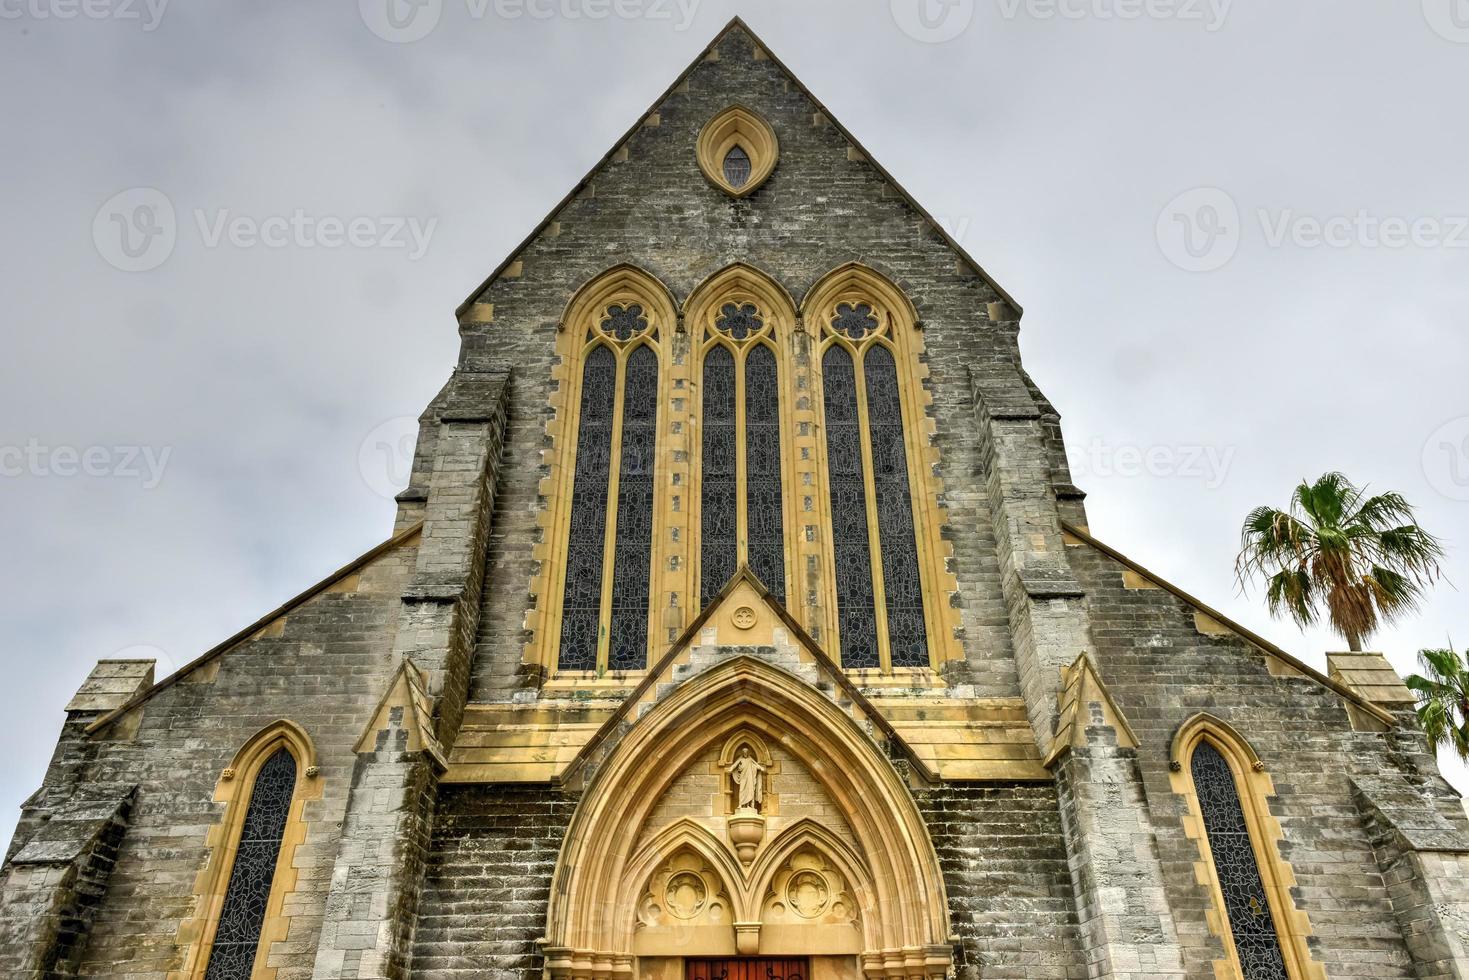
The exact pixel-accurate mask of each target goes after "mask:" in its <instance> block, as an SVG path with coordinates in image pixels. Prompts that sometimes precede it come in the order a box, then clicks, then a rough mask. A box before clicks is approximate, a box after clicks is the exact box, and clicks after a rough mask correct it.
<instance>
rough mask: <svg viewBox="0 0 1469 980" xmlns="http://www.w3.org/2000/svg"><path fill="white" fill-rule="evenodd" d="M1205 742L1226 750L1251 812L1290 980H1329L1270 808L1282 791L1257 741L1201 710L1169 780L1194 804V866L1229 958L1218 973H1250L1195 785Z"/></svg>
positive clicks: (1181, 738) (1184, 732) (1181, 735)
mask: <svg viewBox="0 0 1469 980" xmlns="http://www.w3.org/2000/svg"><path fill="white" fill-rule="evenodd" d="M1204 741H1207V742H1209V743H1210V744H1211V745H1213V746H1214V748H1215V749H1217V750H1218V751H1219V754H1220V755H1222V756H1223V757H1224V759H1225V761H1226V762H1228V763H1229V768H1230V769H1231V770H1232V771H1233V773H1234V784H1235V787H1236V789H1237V790H1238V792H1239V798H1240V808H1241V809H1242V810H1243V811H1244V815H1245V824H1246V826H1247V827H1248V829H1249V836H1250V843H1251V844H1252V845H1253V846H1254V851H1255V864H1256V865H1257V866H1258V867H1259V869H1260V879H1261V881H1262V882H1264V885H1265V895H1266V899H1267V900H1268V904H1269V906H1270V914H1271V917H1272V918H1273V919H1274V921H1275V933H1276V936H1277V937H1278V938H1279V940H1280V948H1281V954H1282V958H1283V959H1284V961H1285V967H1286V971H1287V972H1288V973H1289V974H1290V977H1291V980H1325V978H1326V971H1325V968H1324V967H1323V966H1322V965H1321V964H1320V963H1317V962H1315V961H1313V960H1312V959H1311V951H1310V948H1309V947H1308V946H1307V944H1306V937H1307V936H1310V935H1311V934H1312V931H1311V921H1310V919H1309V917H1308V916H1307V915H1306V913H1305V911H1304V910H1302V909H1299V908H1297V907H1296V904H1295V900H1294V898H1293V897H1292V896H1291V893H1290V889H1291V887H1292V886H1293V885H1295V883H1296V876H1295V871H1294V870H1293V869H1292V868H1291V866H1290V863H1289V862H1287V861H1286V860H1285V858H1283V857H1282V856H1281V853H1280V841H1281V837H1282V836H1283V835H1282V832H1281V828H1280V822H1279V821H1278V820H1276V819H1275V817H1274V816H1273V815H1272V814H1271V813H1270V807H1269V804H1268V803H1267V802H1266V800H1268V799H1269V798H1270V797H1272V796H1274V795H1275V784H1274V783H1273V782H1272V781H1271V779H1270V774H1269V773H1268V772H1267V771H1266V769H1265V764H1264V763H1263V762H1262V761H1260V757H1259V756H1257V755H1256V754H1255V750H1254V749H1252V748H1251V747H1250V743H1249V742H1247V741H1245V739H1244V738H1243V737H1242V736H1241V735H1240V734H1239V733H1238V732H1237V731H1235V730H1234V728H1233V727H1232V726H1231V725H1230V724H1229V723H1228V722H1225V721H1223V720H1221V719H1219V718H1215V717H1214V716H1213V715H1209V714H1197V715H1194V716H1193V717H1192V718H1190V719H1189V720H1188V721H1186V722H1184V724H1183V725H1182V726H1181V727H1180V728H1179V730H1178V733H1177V734H1176V735H1175V736H1174V738H1173V745H1172V748H1171V751H1170V754H1169V760H1170V765H1169V769H1170V772H1169V777H1168V781H1169V785H1170V787H1171V788H1172V790H1173V792H1175V793H1177V794H1179V795H1180V796H1182V797H1183V798H1184V800H1185V802H1186V805H1187V807H1188V812H1187V814H1186V815H1185V816H1184V818H1183V831H1184V835H1185V836H1186V837H1188V838H1189V839H1190V840H1192V841H1194V843H1195V844H1197V845H1198V848H1199V860H1198V861H1197V862H1196V863H1195V864H1194V877H1195V879H1196V880H1197V881H1198V882H1199V884H1201V885H1204V886H1205V887H1206V888H1207V889H1208V890H1209V898H1210V907H1209V908H1208V909H1207V910H1206V918H1207V919H1208V923H1209V931H1210V932H1211V933H1213V934H1214V935H1215V936H1218V937H1219V941H1220V943H1221V944H1222V945H1223V946H1224V953H1225V958H1224V959H1223V960H1216V961H1215V962H1214V972H1215V975H1216V976H1219V977H1229V978H1235V980H1238V978H1240V977H1242V976H1243V975H1244V974H1243V972H1242V971H1241V969H1240V963H1239V954H1238V952H1236V950H1235V947H1234V936H1233V934H1232V932H1231V931H1230V928H1229V918H1228V915H1227V913H1226V912H1225V905H1224V893H1223V891H1222V890H1221V888H1220V886H1219V876H1218V874H1217V873H1216V872H1215V866H1214V858H1213V855H1212V854H1211V853H1210V850H1209V837H1208V834H1207V832H1206V831H1205V829H1204V815H1203V811H1202V809H1201V808H1200V806H1199V798H1198V794H1197V793H1196V792H1195V790H1194V784H1193V775H1192V770H1191V768H1190V767H1191V764H1192V761H1193V754H1194V750H1195V749H1197V748H1198V746H1199V744H1200V743H1201V742H1204Z"/></svg>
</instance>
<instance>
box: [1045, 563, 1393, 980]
mask: <svg viewBox="0 0 1469 980" xmlns="http://www.w3.org/2000/svg"><path fill="white" fill-rule="evenodd" d="M1068 551H1069V553H1070V558H1071V563H1072V566H1073V568H1075V570H1076V573H1077V576H1078V578H1079V579H1080V580H1081V582H1082V585H1083V586H1084V587H1085V589H1086V592H1087V606H1088V611H1089V614H1090V617H1091V627H1092V634H1093V637H1094V640H1095V644H1096V651H1095V652H1096V660H1097V664H1098V669H1099V671H1100V674H1101V676H1102V678H1103V680H1104V681H1105V683H1106V684H1107V686H1108V689H1109V690H1110V691H1111V693H1112V696H1113V697H1114V698H1115V699H1116V701H1117V703H1118V705H1119V707H1120V708H1121V709H1122V712H1123V714H1125V715H1126V717H1127V719H1128V720H1129V721H1130V722H1131V725H1132V729H1133V731H1134V733H1135V734H1136V736H1137V739H1138V742H1139V748H1138V751H1137V760H1138V766H1139V768H1140V770H1141V772H1142V775H1143V783H1144V786H1145V788H1146V793H1147V798H1148V806H1149V810H1150V812H1151V815H1152V821H1153V826H1154V829H1155V831H1156V834H1157V840H1158V847H1159V854H1160V858H1161V860H1162V865H1163V871H1164V883H1165V886H1166V888H1167V891H1168V898H1169V903H1170V905H1171V906H1172V908H1173V913H1174V917H1175V920H1176V923H1177V928H1178V934H1179V940H1180V943H1181V945H1182V946H1183V951H1184V958H1185V965H1186V967H1187V970H1188V975H1189V976H1192V977H1197V978H1200V980H1204V978H1212V977H1213V976H1214V972H1213V968H1212V966H1211V963H1212V961H1214V960H1216V959H1219V958H1221V957H1222V955H1223V952H1222V947H1221V946H1220V943H1219V940H1218V939H1217V938H1216V937H1214V936H1213V935H1211V934H1210V932H1209V928H1208V925H1207V923H1206V920H1205V909H1206V908H1207V907H1208V905H1209V902H1210V898H1209V895H1208V893H1207V891H1206V890H1205V888H1204V887H1203V886H1202V885H1200V884H1199V883H1198V882H1197V881H1196V879H1195V876H1194V864H1195V862H1196V861H1198V860H1199V850H1198V845H1197V844H1196V843H1195V842H1194V841H1193V840H1190V839H1188V838H1187V837H1185V836H1184V832H1183V823H1182V818H1183V815H1184V813H1185V805H1184V800H1183V798H1182V797H1180V796H1179V795H1177V794H1175V793H1174V792H1173V791H1172V789H1171V787H1170V783H1169V748H1170V745H1171V743H1172V740H1173V736H1174V733H1175V732H1176V731H1177V729H1178V727H1179V726H1180V725H1181V724H1182V723H1183V722H1185V721H1186V720H1188V719H1189V718H1190V717H1192V716H1193V715H1195V714H1197V713H1198V712H1200V711H1207V712H1209V713H1211V714H1213V715H1215V716H1216V717H1218V718H1221V719H1223V720H1224V721H1226V722H1228V723H1229V724H1230V725H1232V726H1233V727H1234V728H1235V729H1236V730H1237V731H1238V732H1240V733H1241V735H1243V736H1244V737H1245V738H1246V739H1248V740H1249V742H1250V745H1251V747H1253V749H1254V750H1255V752H1256V753H1257V754H1258V755H1259V757H1260V759H1261V761H1262V762H1263V763H1264V765H1265V768H1266V771H1267V772H1268V773H1269V775H1270V777H1271V779H1272V781H1273V783H1274V787H1275V793H1276V795H1275V796H1274V798H1272V799H1271V800H1270V801H1269V805H1270V811H1271V813H1272V814H1273V815H1274V816H1275V817H1276V818H1277V819H1278V820H1279V822H1280V826H1281V830H1282V833H1283V839H1282V841H1281V843H1280V850H1281V854H1282V856H1283V858H1284V859H1285V860H1286V861H1287V862H1288V863H1289V864H1290V866H1291V868H1292V869H1293V870H1294V873H1295V877H1296V880H1297V885H1296V887H1295V888H1294V889H1293V890H1292V892H1293V895H1294V897H1295V901H1296V904H1297V906H1298V907H1299V908H1300V909H1302V910H1303V911H1304V912H1306V914H1307V915H1308V916H1309V918H1310V923H1311V927H1312V933H1313V938H1311V939H1309V941H1308V942H1309V945H1310V947H1311V951H1312V956H1313V958H1314V959H1316V960H1317V961H1318V962H1320V963H1322V964H1323V965H1324V966H1325V968H1326V973H1327V975H1328V976H1333V977H1353V976H1358V977H1377V978H1387V977H1407V976H1413V975H1414V973H1413V964H1412V963H1411V962H1410V959H1409V956H1408V952H1407V947H1406V945H1405V943H1404V939H1403V935H1402V932H1401V930H1400V928H1399V926H1398V924H1397V922H1396V920H1395V919H1394V913H1393V906H1392V901H1391V896H1390V894H1389V890H1388V888H1387V887H1386V886H1385V884H1384V881H1383V878H1382V874H1381V872H1380V870H1379V865H1378V861H1377V858H1376V857H1375V856H1374V851H1373V842H1372V840H1371V837H1370V835H1369V833H1368V830H1367V828H1366V826H1365V824H1364V820H1363V817H1362V813H1361V811H1360V809H1359V807H1358V806H1357V804H1356V803H1355V802H1354V800H1353V788H1352V783H1351V779H1350V778H1349V777H1350V775H1351V773H1352V772H1353V771H1359V772H1383V773H1395V772H1397V771H1398V770H1399V768H1400V763H1401V759H1400V758H1399V757H1398V755H1397V754H1396V753H1395V750H1394V748H1393V739H1392V738H1390V737H1387V736H1383V735H1379V734H1374V733H1363V732H1354V731H1352V729H1351V725H1350V721H1349V719H1348V717H1347V713H1346V710H1345V709H1344V707H1343V702H1342V699H1341V698H1340V697H1339V696H1338V695H1337V694H1335V693H1334V692H1332V691H1331V690H1329V689H1327V688H1326V687H1324V686H1323V685H1321V684H1319V683H1318V682H1316V681H1314V680H1311V679H1309V678H1306V677H1278V676H1273V675H1272V674H1271V673H1270V672H1269V670H1268V669H1267V665H1266V658H1265V656H1264V655H1263V654H1261V653H1260V652H1258V651H1256V650H1255V649H1254V648H1253V647H1250V646H1249V645H1248V644H1246V643H1245V642H1244V641H1243V640H1241V639H1239V638H1238V637H1235V636H1233V635H1205V634H1203V633H1201V632H1199V630H1198V629H1197V628H1196V626H1195V620H1194V615H1193V610H1192V608H1191V607H1189V606H1187V605H1186V604H1185V603H1184V602H1183V601H1182V600H1180V599H1178V598H1177V597H1175V596H1174V595H1172V594H1171V593H1169V592H1167V591H1164V590H1162V589H1157V588H1128V587H1126V586H1125V585H1124V582H1123V576H1122V566H1120V565H1119V564H1117V563H1116V562H1114V561H1113V560H1112V559H1110V558H1108V557H1107V556H1105V555H1103V554H1102V553H1101V552H1099V551H1096V550H1094V549H1092V548H1090V547H1087V546H1071V547H1068Z"/></svg>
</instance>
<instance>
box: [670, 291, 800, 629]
mask: <svg viewBox="0 0 1469 980" xmlns="http://www.w3.org/2000/svg"><path fill="white" fill-rule="evenodd" d="M725 303H737V304H738V303H752V304H753V305H754V306H755V307H756V308H757V309H758V310H759V311H760V316H761V318H762V319H763V320H764V326H763V328H762V329H761V330H760V332H759V333H757V334H753V335H751V336H750V337H747V338H746V339H744V340H743V341H736V340H733V339H731V338H728V337H725V336H723V335H722V334H720V333H719V331H718V330H716V329H715V326H714V324H715V321H716V320H717V319H718V318H719V312H720V308H721V307H722V306H724V304H725ZM684 324H685V326H686V327H687V329H688V331H689V336H690V346H691V347H692V349H693V350H695V351H697V357H695V358H692V359H691V363H690V365H689V372H688V373H689V378H690V384H691V387H692V388H693V389H694V390H693V394H692V397H691V398H690V401H689V408H690V411H689V424H688V432H689V438H688V440H687V446H688V459H689V470H688V472H689V481H688V492H687V494H686V499H687V500H688V503H689V508H688V512H689V513H690V515H698V514H699V513H700V512H701V508H700V504H701V502H702V500H703V448H704V444H703V419H704V397H703V396H704V392H703V389H704V384H703V381H704V358H705V357H707V356H708V355H709V353H710V351H712V350H714V349H715V348H716V347H722V348H724V349H725V350H727V351H729V352H730V355H731V356H732V359H733V360H734V381H735V422H734V427H735V494H736V501H737V521H738V533H737V549H738V553H737V555H736V560H735V566H736V567H739V566H740V565H744V564H746V563H747V562H748V560H749V512H748V507H747V500H746V496H747V491H748V488H747V486H746V472H747V470H746V462H747V461H746V451H745V450H746V436H747V433H746V431H745V360H746V358H747V357H748V356H749V353H750V351H751V350H753V349H754V347H755V346H756V345H760V346H764V347H766V348H768V349H769V350H770V351H771V353H773V354H774V355H775V364H776V372H777V376H778V383H779V391H780V406H779V414H780V420H781V433H780V445H781V506H782V508H783V513H782V515H781V520H782V522H783V526H784V529H785V536H786V541H787V547H786V549H785V552H786V568H785V579H786V605H787V608H789V609H790V610H791V611H792V612H793V613H794V614H795V615H796V616H797V618H798V620H799V621H800V622H801V623H802V625H803V626H805V625H808V623H809V618H808V617H807V616H805V615H803V614H802V603H800V602H797V601H794V600H795V599H797V598H798V597H799V595H800V593H802V592H803V591H804V590H803V589H801V588H800V585H799V583H800V579H799V578H798V575H799V566H800V556H801V555H802V554H803V551H802V549H801V547H800V544H799V542H800V541H801V539H802V538H804V535H803V534H801V531H800V526H801V521H800V510H799V499H800V490H801V488H800V486H799V479H800V477H799V475H798V473H797V468H796V457H797V455H798V453H797V452H796V451H795V445H796V435H797V431H798V426H797V425H796V423H795V420H794V416H795V414H796V412H795V404H796V380H795V374H796V368H795V360H796V358H795V357H794V355H793V351H794V346H795V332H796V303H795V300H793V299H792V298H791V295H790V294H789V293H788V292H786V291H785V289H783V288H782V287H781V286H780V285H779V284H778V283H776V282H775V280H774V279H772V278H770V277H769V276H767V275H766V274H765V273H763V272H761V271H760V270H759V269H756V268H755V267H754V266H751V265H746V264H745V263H743V262H738V263H735V264H734V265H731V266H727V267H725V268H724V269H721V270H720V271H719V272H716V273H715V274H714V275H712V276H710V277H709V278H708V279H706V280H704V282H702V283H700V284H699V286H698V287H697V288H695V289H694V291H693V293H692V294H690V296H689V300H688V303H687V304H686V305H685V310H684ZM706 336H707V339H706ZM687 527H688V530H687V533H686V534H685V535H684V540H686V541H687V542H688V549H687V555H688V559H687V561H688V568H689V575H688V591H687V593H686V594H687V595H688V596H689V597H690V600H689V604H688V605H689V608H691V609H696V610H697V609H702V608H703V606H704V603H705V599H706V597H704V596H702V595H700V594H699V592H700V578H699V571H700V566H701V559H702V552H703V548H702V542H703V524H702V521H700V520H698V519H697V516H690V517H689V519H688V525H687ZM791 542H797V546H796V547H795V548H791V547H790V546H789V544H790V543H791ZM721 584H722V583H721ZM765 584H766V585H767V586H768V585H769V584H770V583H768V582H767V583H765ZM793 585H794V586H795V588H794V589H793V588H792V586H793ZM707 598H708V599H710V600H712V599H713V598H714V597H713V596H709V597H707Z"/></svg>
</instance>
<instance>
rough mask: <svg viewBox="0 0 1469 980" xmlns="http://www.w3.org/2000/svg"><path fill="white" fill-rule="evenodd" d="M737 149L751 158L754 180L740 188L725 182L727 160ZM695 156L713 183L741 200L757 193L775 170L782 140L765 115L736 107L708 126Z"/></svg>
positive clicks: (751, 174)
mask: <svg viewBox="0 0 1469 980" xmlns="http://www.w3.org/2000/svg"><path fill="white" fill-rule="evenodd" d="M736 146H738V147H739V148H740V149H742V150H744V151H745V153H746V155H748V156H749V158H750V179H749V180H747V181H745V182H744V184H742V185H741V186H739V187H735V186H734V185H733V184H731V183H730V182H729V181H727V180H725V179H724V157H725V155H726V154H728V153H729V151H730V150H731V149H733V148H734V147H736ZM694 154H695V157H696V158H697V159H698V162H699V169H700V170H702V171H703V172H704V176H705V177H707V178H708V179H709V183H711V184H713V185H714V186H715V187H717V188H719V189H720V190H722V191H724V193H726V194H728V195H729V196H730V197H734V198H740V197H745V196H747V195H749V194H753V193H754V192H755V191H756V190H757V189H759V187H760V185H761V184H763V183H765V180H766V178H768V177H769V176H770V174H771V171H773V170H774V169H775V162H776V160H777V159H779V157H780V140H779V139H777V138H776V135H775V130H774V129H772V128H771V127H770V123H768V122H766V121H765V118H764V117H763V116H761V115H760V114H759V113H758V112H756V111H755V110H754V109H751V108H748V107H746V106H742V105H738V104H736V105H732V106H730V107H729V108H727V109H725V110H723V111H721V112H720V113H718V114H717V115H715V116H714V118H713V119H710V120H709V121H708V122H707V123H705V124H704V128H703V129H702V130H700V131H699V139H698V141H697V142H696V143H695V146H694Z"/></svg>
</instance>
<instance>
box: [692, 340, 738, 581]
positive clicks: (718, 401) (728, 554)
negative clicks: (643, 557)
mask: <svg viewBox="0 0 1469 980" xmlns="http://www.w3.org/2000/svg"><path fill="white" fill-rule="evenodd" d="M702 442H703V449H702V461H703V473H702V474H701V476H700V494H701V500H700V505H699V523H700V546H699V595H700V598H701V599H702V601H703V603H704V605H706V606H707V605H709V603H710V601H711V600H713V598H714V597H715V596H716V595H718V594H719V590H720V589H722V588H724V584H725V583H726V582H728V581H729V579H730V576H732V575H734V573H735V568H736V566H737V565H738V562H739V530H738V523H739V501H738V497H737V494H738V491H737V489H736V487H737V484H736V479H737V476H736V470H735V369H734V356H733V355H732V354H730V352H729V350H728V349H727V348H725V347H722V346H716V347H712V348H710V350H709V352H708V353H707V354H705V355H704V419H703V436H702Z"/></svg>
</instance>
